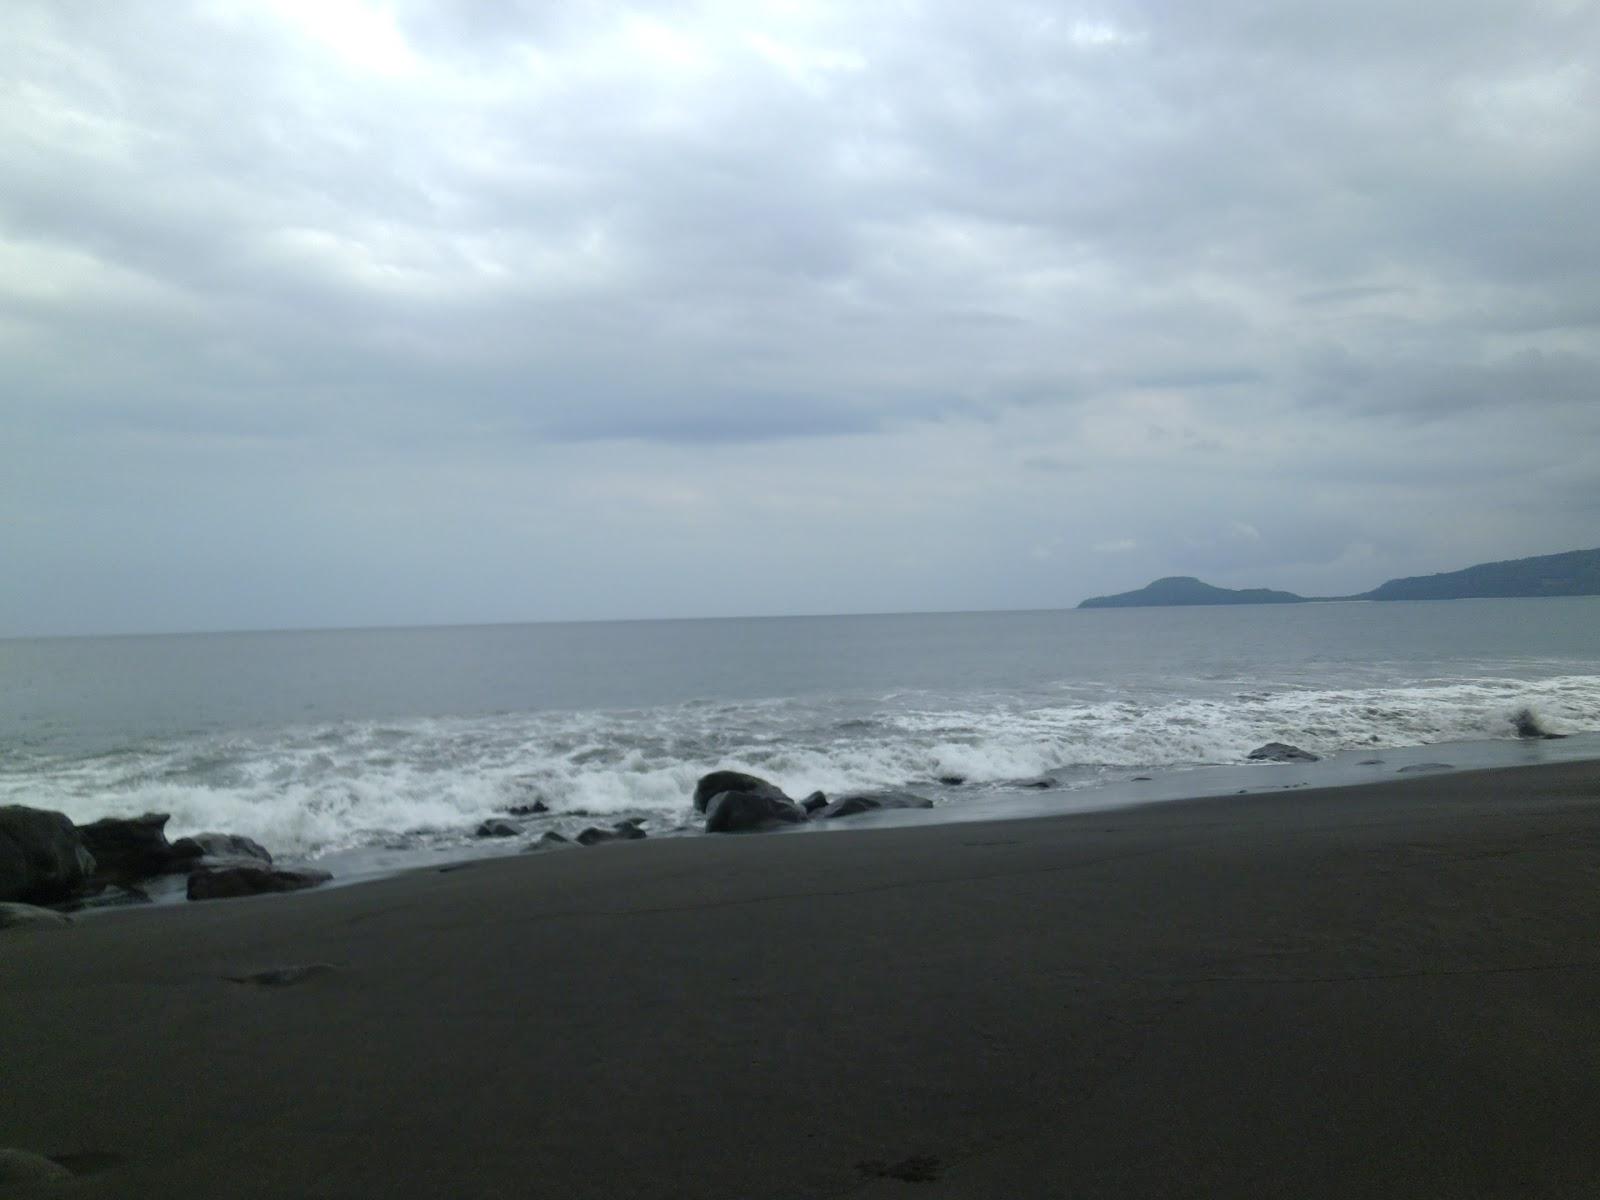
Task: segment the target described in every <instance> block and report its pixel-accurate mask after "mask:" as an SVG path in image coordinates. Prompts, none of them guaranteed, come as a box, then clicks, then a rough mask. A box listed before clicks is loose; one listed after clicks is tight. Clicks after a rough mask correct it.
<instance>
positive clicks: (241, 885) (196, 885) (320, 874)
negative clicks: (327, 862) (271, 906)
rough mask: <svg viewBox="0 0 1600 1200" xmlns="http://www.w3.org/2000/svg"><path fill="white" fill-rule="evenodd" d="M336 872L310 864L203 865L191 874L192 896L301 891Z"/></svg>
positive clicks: (218, 897)
mask: <svg viewBox="0 0 1600 1200" xmlns="http://www.w3.org/2000/svg"><path fill="white" fill-rule="evenodd" d="M332 878H333V876H332V875H330V874H328V872H326V871H318V870H315V869H313V868H310V867H302V868H299V869H297V870H291V869H289V868H288V867H269V866H261V865H238V866H227V867H202V868H200V869H199V870H197V871H195V872H194V873H193V874H191V875H190V876H189V889H188V894H189V899H191V900H226V899H231V898H233V897H235V896H259V895H262V894H265V893H268V892H298V891H301V890H302V889H304V888H313V887H316V886H318V885H319V884H323V883H327V882H328V880H330V879H332Z"/></svg>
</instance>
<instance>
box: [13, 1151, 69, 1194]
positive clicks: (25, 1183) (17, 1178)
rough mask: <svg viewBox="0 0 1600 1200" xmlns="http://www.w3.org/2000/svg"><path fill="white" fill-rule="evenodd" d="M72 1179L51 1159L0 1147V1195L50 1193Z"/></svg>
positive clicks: (62, 1167)
mask: <svg viewBox="0 0 1600 1200" xmlns="http://www.w3.org/2000/svg"><path fill="white" fill-rule="evenodd" d="M72 1179H73V1175H72V1172H71V1171H69V1170H67V1168H66V1167H64V1166H62V1165H61V1164H60V1163H58V1162H56V1161H55V1160H54V1159H49V1158H46V1157H45V1156H44V1155H42V1154H33V1153H31V1152H30V1151H27V1150H16V1149H13V1148H11V1147H9V1146H6V1147H0V1196H17V1197H26V1196H54V1195H58V1194H60V1191H61V1189H62V1188H63V1187H64V1186H65V1185H67V1184H69V1183H71V1182H72Z"/></svg>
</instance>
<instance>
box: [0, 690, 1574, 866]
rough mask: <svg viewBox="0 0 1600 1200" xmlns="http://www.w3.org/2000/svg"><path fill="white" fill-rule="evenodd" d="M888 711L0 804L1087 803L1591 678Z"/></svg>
mask: <svg viewBox="0 0 1600 1200" xmlns="http://www.w3.org/2000/svg"><path fill="white" fill-rule="evenodd" d="M1098 695H1099V697H1100V698H1096V693H1095V692H1094V691H1093V690H1090V689H1085V688H1081V687H1080V688H1073V687H1069V686H1066V685H1063V686H1062V687H1061V688H1060V689H1059V690H1058V693H1057V694H1042V693H1039V692H1033V693H1028V694H1026V695H1023V694H1013V695H1007V694H1002V693H983V694H980V695H960V694H936V693H899V694H895V695H890V696H885V697H881V698H879V699H878V700H877V701H875V702H872V703H868V702H865V701H862V700H860V699H859V698H858V699H852V700H837V701H827V700H816V699H809V700H768V701H759V702H752V703H721V702H716V703H713V702H703V701H702V702H691V703H684V704H676V705H669V706H663V707H658V708H650V709H641V710H632V711H608V712H565V713H560V712H557V713H552V712H533V713H519V714H502V715H497V716H490V717H470V718H468V717H462V718H431V719H414V720H398V721H383V722H373V721H349V722H338V723H331V724H321V725H304V726H296V727H291V728H287V729H278V730H273V731H260V732H250V733H232V734H215V735H207V736H196V737H186V738H176V739H166V740H158V741H151V742H145V743H140V744H136V745H128V746H123V747H120V748H118V749H116V750H114V751H112V752H109V753H101V754H95V755H91V756H79V757H72V756H70V755H59V754H58V755H44V754H40V755H35V756H31V757H30V756H28V755H27V754H22V755H20V756H13V757H12V758H10V759H9V760H7V761H6V762H5V763H4V764H3V765H0V802H7V803H27V804H33V805H36V806H41V807H47V808H57V809H60V810H62V811H64V812H66V813H67V814H68V815H69V816H71V817H73V819H74V820H78V821H86V820H92V819H95V818H97V817H101V816H107V815H119V816H120V815H133V814H137V813H141V812H146V811H161V812H169V813H171V814H172V822H171V825H170V831H171V833H172V834H173V835H174V836H176V835H181V834H184V833H191V832H196V831H199V830H203V829H224V830H228V831H230V832H237V833H243V834H247V835H249V836H251V837H254V838H256V839H258V840H259V841H261V842H263V843H264V844H265V845H267V846H268V847H269V848H270V849H272V850H273V851H274V852H276V853H282V854H290V855H295V856H312V857H314V856H317V855H322V854H327V853H331V852H336V851H341V850H349V849H352V848H360V847H382V846H386V845H401V844H413V845H414V844H417V842H418V841H419V840H421V841H424V842H433V843H438V844H450V843H459V842H462V841H465V840H467V839H468V838H469V837H470V833H471V828H472V827H473V826H474V825H475V824H476V822H478V821H479V820H481V819H483V818H484V817H487V816H490V815H492V814H495V813H500V812H504V811H505V810H506V809H507V808H508V807H509V806H512V805H518V804H527V803H531V802H532V801H533V800H534V799H536V798H537V799H539V800H542V801H543V802H544V803H545V804H547V805H548V806H549V808H550V810H551V811H550V813H549V814H548V816H547V817H544V818H542V820H543V821H544V822H545V823H546V825H547V827H552V828H565V827H567V826H569V825H570V826H574V827H576V826H578V825H581V824H583V823H585V821H586V819H587V818H590V817H606V818H611V819H615V818H617V817H621V816H637V817H642V818H643V819H644V821H645V824H646V826H647V827H648V828H650V829H651V830H652V831H653V832H660V831H666V830H671V829H675V828H681V827H684V826H686V825H687V824H688V823H689V819H690V817H691V815H692V814H691V812H690V803H689V797H690V793H691V791H692V789H693V787H694V783H695V780H696V779H697V778H698V777H699V776H700V775H701V774H703V773H704V772H706V771H709V770H712V769H715V768H717V767H736V768H743V769H746V770H750V771H754V772H756V773H759V774H761V775H764V776H766V777H768V778H771V779H773V780H774V781H775V782H777V783H779V784H780V785H782V786H783V787H785V788H786V789H787V790H789V791H791V793H792V794H796V795H799V794H803V793H805V792H808V791H810V790H811V789H813V788H821V789H823V790H824V791H828V792H836V791H840V790H844V789H850V788H868V787H893V786H904V785H913V786H915V785H920V784H930V783H933V781H936V780H938V779H940V778H941V777H943V778H946V779H953V778H956V777H959V778H960V779H961V780H962V781H964V783H963V786H961V787H958V788H944V789H942V790H941V791H939V793H938V795H939V797H940V802H941V803H952V804H955V803H960V802H961V799H962V798H963V797H970V796H971V795H972V794H973V792H974V789H976V790H979V791H982V790H989V791H993V790H997V789H1003V788H1005V787H1006V785H1007V784H1008V783H1015V782H1016V781H1018V780H1021V779H1024V778H1027V777H1031V776H1038V775H1042V774H1046V773H1049V774H1051V775H1053V776H1055V777H1056V778H1057V779H1058V780H1059V781H1060V783H1061V785H1062V786H1064V787H1069V788H1072V787H1087V786H1092V785H1094V784H1096V783H1099V782H1101V781H1102V780H1104V779H1105V778H1106V777H1108V775H1110V774H1111V773H1118V774H1125V773H1126V772H1127V771H1129V770H1132V769H1142V770H1146V771H1159V770H1172V769H1181V768H1187V767H1194V766H1202V765H1209V764H1229V763H1239V762H1242V761H1243V760H1244V758H1245V756H1246V755H1247V754H1248V753H1249V751H1250V750H1251V749H1253V748H1254V747H1256V746H1258V745H1260V744H1261V743H1263V742H1267V741H1273V740H1280V741H1291V742H1294V743H1295V744H1297V745H1300V746H1304V747H1305V748H1307V749H1309V750H1313V751H1316V752H1317V753H1319V754H1324V755H1326V754H1330V753H1334V752H1337V751H1340V750H1346V749H1352V748H1358V747H1394V746H1408V745H1420V744H1426V743H1430V742H1448V741H1471V740H1481V739H1496V738H1511V737H1513V736H1515V729H1514V726H1513V720H1514V717H1515V714H1516V713H1517V711H1518V710H1519V709H1522V708H1524V707H1528V708H1531V709H1532V710H1533V711H1534V712H1535V713H1536V714H1537V715H1538V718H1539V720H1540V721H1541V723H1542V724H1543V725H1544V726H1545V727H1546V728H1548V729H1550V730H1552V731H1555V732H1576V731H1580V730H1589V729H1595V728H1600V676H1592V675H1568V676H1561V677H1556V678H1549V679H1543V680H1536V681H1528V680H1516V679H1501V678H1482V679H1454V680H1438V681H1423V682H1417V683H1414V684H1409V685H1407V686H1401V687H1382V688H1379V687H1370V688H1346V689H1313V688H1296V687H1270V688H1262V689H1261V690H1259V691H1231V692H1225V693H1217V694H1211V695H1204V696H1196V695H1176V694H1166V695H1156V694H1149V695H1145V696H1143V697H1139V696H1132V695H1130V696H1127V697H1124V698H1116V699H1105V698H1103V697H1104V695H1105V693H1104V691H1103V690H1101V691H1100V692H1099V693H1098Z"/></svg>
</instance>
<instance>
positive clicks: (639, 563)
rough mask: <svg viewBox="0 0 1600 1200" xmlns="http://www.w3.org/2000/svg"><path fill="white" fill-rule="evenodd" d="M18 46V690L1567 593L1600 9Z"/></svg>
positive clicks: (888, 17)
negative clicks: (36, 662)
mask: <svg viewBox="0 0 1600 1200" xmlns="http://www.w3.org/2000/svg"><path fill="white" fill-rule="evenodd" d="M8 18H9V25H10V31H9V36H8V37H7V38H6V39H5V40H4V42H3V43H0V413H3V416H4V421H5V427H6V429H7V431H8V436H7V437H6V438H5V439H3V440H0V555H3V556H4V559H5V560H6V561H7V563H8V564H10V567H11V568H12V569H9V570H8V574H11V575H12V576H13V580H14V584H13V586H11V587H9V588H7V589H4V590H3V591H0V635H4V634H27V633H59V632H92V631H113V630H135V629H187V628H230V627H231V628H237V627H244V626H287V625H325V624H366V623H388V622H427V621H475V620H518V619H538V618H576V617H586V616H594V617H611V616H655V615H697V614H703V615H719V614H729V613H745V612H757V613H759V612H804V611H854V610H863V609H911V608H915V609H922V608H966V607H1029V606H1056V605H1061V604H1071V603H1074V602H1076V600H1078V599H1079V598H1081V596H1083V595H1086V594H1090V593H1093V592H1098V591H1107V590H1117V589H1120V588H1123V587H1131V586H1136V585H1138V584H1141V583H1143V582H1144V581H1145V580H1146V579H1147V578H1148V577H1150V576H1152V575H1156V574H1166V573H1171V572H1173V571H1178V570H1182V571H1185V572H1188V573H1195V574H1201V575H1204V576H1205V577H1207V578H1209V579H1211V580H1213V581H1214V582H1218V583H1223V584H1233V585H1238V584H1246V583H1248V584H1267V585H1271V586H1279V587H1290V588H1295V589H1297V590H1304V591H1308V592H1318V591H1329V592H1332V591H1348V590H1356V589H1359V588H1365V587H1369V586H1372V585H1373V584H1375V583H1377V582H1379V581H1380V580H1381V579H1382V578H1384V577H1385V576H1387V575H1391V574H1399V573H1408V574H1409V573H1416V572H1418V571H1423V570H1433V569H1447V568H1452V567H1456V566H1461V565H1465V564H1466V563H1468V562H1472V561H1476V560H1480V559H1484V558H1497V557H1508V556H1512V555H1516V554H1523V553H1536V552H1544V551H1550V550H1558V549H1566V548H1572V547H1576V546H1589V545H1593V544H1596V543H1597V542H1600V536H1596V531H1597V530H1600V520H1597V517H1600V450H1597V447H1600V402H1597V400H1600V396H1597V395H1596V392H1597V385H1600V337H1597V323H1600V236H1597V233H1596V223H1595V221H1594V220H1593V217H1592V214H1591V212H1590V211H1589V210H1590V209H1591V208H1592V204H1593V197H1594V196H1595V195H1596V194H1600V86H1597V82H1596V75H1595V67H1594V66H1593V64H1594V63H1596V62H1600V16H1597V10H1596V9H1595V7H1594V6H1593V5H1590V4H1586V3H1564V2H1559V0H1545V2H1543V3H1536V2H1529V0H1515V2H1512V0H1506V2H1490V0H1473V2H1470V3H1461V2H1460V0H1454V2H1452V3H1449V4H1444V3H1437V4H1422V5H1412V6H1400V7H1397V6H1394V5H1392V4H1387V3H1385V4H1380V3H1377V2H1376V0H1354V2H1351V3H1346V4H1342V5H1339V6H1337V7H1331V6H1321V5H1260V4H1256V3H1247V2H1245V0H1237V2H1228V0H1224V2H1222V3H1218V4H1212V5H1204V6H1194V5H1178V4H1171V3H1158V2H1155V0H1151V2H1148V3H1107V4H1098V5H1085V6H1081V7H1079V8H1073V7H1070V6H1068V7H1063V6H1061V5H1056V4H1050V5H1045V4H1037V3H1025V2H1022V0H1000V2H997V3H994V4H990V5H986V6H984V7H983V8H982V10H981V11H980V10H978V9H975V8H974V7H973V6H971V5H968V4H961V3H955V2H949V3H938V2H926V3H913V2H910V0H906V2H900V3H891V4H884V5H873V6H860V5H847V4H828V3H806V2H804V0H773V2H771V3H766V4H757V3H748V2H746V3H732V2H729V3H692V2H688V0H684V2H679V3H662V4H658V5H653V6H643V7H637V8H624V7H622V6H619V5H610V4H573V5H547V4H534V3H522V4H514V3H493V4H490V3H481V4H480V3H443V2H438V3H424V2H423V0H396V2H395V3H390V4H380V3H375V2H366V0H277V2H275V3H245V2H243V0H212V2H206V3H194V4H190V5H177V4H167V3H160V4H157V3H154V2H148V3H141V2H137V0H130V2H129V3H125V4H119V5H115V6H107V5H89V4H61V3H58V2H56V0H37V2H35V0H19V2H18V3H16V4H14V5H13V6H12V7H11V8H10V9H8ZM1245 531H1248V532H1245Z"/></svg>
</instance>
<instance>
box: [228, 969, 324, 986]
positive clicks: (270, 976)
mask: <svg viewBox="0 0 1600 1200" xmlns="http://www.w3.org/2000/svg"><path fill="white" fill-rule="evenodd" d="M336 970H338V968H337V967H335V966H334V965H333V964H332V963H305V964H303V965H296V966H292V967H273V968H272V969H271V970H268V971H253V972H251V973H250V974H248V975H224V976H223V978H224V979H226V980H227V981H228V982H229V983H249V984H254V985H255V986H256V987H288V986H290V985H291V984H295V983H304V982H305V981H306V980H308V979H315V978H317V977H318V976H319V975H327V974H328V973H329V972H332V971H336Z"/></svg>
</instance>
